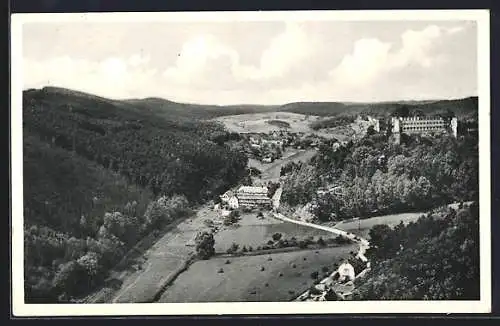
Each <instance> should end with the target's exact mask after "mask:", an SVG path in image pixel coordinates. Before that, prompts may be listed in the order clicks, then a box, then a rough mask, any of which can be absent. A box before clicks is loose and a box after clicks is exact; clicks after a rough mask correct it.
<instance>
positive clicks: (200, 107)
mask: <svg viewBox="0 0 500 326" xmlns="http://www.w3.org/2000/svg"><path fill="white" fill-rule="evenodd" d="M36 91H37V90H27V91H25V93H30V92H36ZM43 92H44V93H46V94H53V95H59V96H61V95H63V96H72V97H78V98H82V99H87V100H94V101H99V102H102V103H108V104H111V105H113V106H115V107H117V108H122V109H126V110H130V111H135V112H140V113H141V114H148V115H151V116H155V117H161V118H163V119H168V120H172V119H173V120H192V119H194V120H200V119H201V120H208V119H214V118H218V117H222V116H228V115H238V114H251V113H270V112H289V113H297V114H303V115H315V116H321V117H327V116H336V115H357V114H370V115H374V116H380V117H382V116H389V115H391V114H392V113H393V112H394V111H395V110H396V109H398V108H400V107H403V106H405V107H408V108H409V110H410V111H411V112H418V111H421V112H422V113H424V114H441V113H445V112H447V110H451V111H453V112H454V113H455V114H456V115H457V116H458V117H460V118H464V117H475V116H476V115H477V108H478V98H477V97H475V96H474V97H467V98H462V99H453V100H421V101H389V102H374V103H362V102H292V103H287V104H283V105H258V104H238V105H206V104H193V103H178V102H173V101H169V100H167V99H163V98H158V97H148V98H143V99H128V100H112V99H106V98H103V97H99V96H95V95H92V94H87V93H83V92H79V91H74V90H70V89H65V88H60V87H45V88H43Z"/></svg>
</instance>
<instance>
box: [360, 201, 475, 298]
mask: <svg viewBox="0 0 500 326" xmlns="http://www.w3.org/2000/svg"><path fill="white" fill-rule="evenodd" d="M370 241H371V244H372V246H373V249H369V250H368V252H367V256H369V259H370V260H371V261H372V265H373V266H374V267H373V269H372V271H371V272H370V273H369V276H368V277H367V279H361V280H359V282H358V283H359V284H358V287H357V289H356V290H355V293H354V299H355V300H479V294H480V293H479V292H480V291H479V290H480V286H479V285H480V282H479V280H480V276H479V208H478V205H477V203H476V204H473V205H472V206H470V207H465V208H459V209H458V210H457V211H455V210H453V209H441V210H438V211H436V212H434V213H431V214H428V215H427V216H424V217H421V218H420V219H419V220H418V221H416V222H411V223H409V224H408V225H406V226H404V225H403V224H400V225H398V226H396V227H395V228H394V229H390V228H389V227H387V226H386V225H377V226H375V227H373V228H372V229H371V230H370Z"/></svg>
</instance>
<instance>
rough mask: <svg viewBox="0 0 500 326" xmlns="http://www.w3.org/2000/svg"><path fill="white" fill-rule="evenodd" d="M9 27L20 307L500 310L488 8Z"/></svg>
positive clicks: (78, 311) (89, 20)
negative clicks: (495, 288)
mask: <svg viewBox="0 0 500 326" xmlns="http://www.w3.org/2000/svg"><path fill="white" fill-rule="evenodd" d="M11 33H12V34H11V35H12V36H11V39H12V59H11V60H12V69H11V72H12V75H11V80H12V90H11V96H12V107H11V136H12V138H11V146H12V193H13V195H12V200H13V205H12V215H11V225H12V227H11V231H12V232H11V233H12V239H11V240H12V277H13V279H12V287H13V299H12V300H13V312H14V315H19V316H52V315H54V316H60V315H87V314H93V315H95V314H103V315H131V314H132V315H141V314H148V315H179V314H254V315H255V314H286V313H323V314H324V313H327V314H328V313H332V314H335V313H398V312H402V313H412V312H417V313H487V312H490V309H491V262H490V259H491V255H490V249H491V241H490V239H491V234H490V215H491V213H490V129H489V128H490V127H489V124H490V120H489V119H490V117H489V114H490V108H489V103H490V93H489V92H490V90H489V62H490V61H489V60H490V58H489V13H488V11H485V10H447V11H444V10H434V11H418V10H413V11H391V10H385V11H288V12H284V11H281V12H176V13H174V12H170V13H166V12H165V13H79V14H76V13H73V14H63V13H61V14H14V15H13V16H12V28H11ZM123 304H126V305H123Z"/></svg>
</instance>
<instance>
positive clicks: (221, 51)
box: [163, 35, 239, 86]
mask: <svg viewBox="0 0 500 326" xmlns="http://www.w3.org/2000/svg"><path fill="white" fill-rule="evenodd" d="M238 62H239V56H238V53H237V52H236V51H235V50H234V49H232V48H230V47H229V46H226V45H224V44H223V43H221V42H219V41H218V40H217V39H216V38H215V37H214V36H212V35H198V36H196V37H194V38H192V39H190V40H188V41H187V42H186V43H184V45H183V46H182V49H181V50H180V52H179V53H178V55H177V60H176V62H175V65H173V66H170V67H168V68H167V69H165V71H164V72H163V76H164V77H166V78H167V79H168V80H169V81H170V82H174V83H177V84H181V85H191V86H197V85H204V86H207V84H209V83H210V82H217V78H221V75H224V74H223V73H224V70H223V69H220V70H218V69H215V68H216V67H218V66H220V65H221V64H222V65H223V66H226V69H225V70H226V71H225V72H226V74H225V75H226V76H222V77H227V74H228V73H229V74H232V70H233V69H234V67H236V66H237V65H238ZM227 69H229V71H227ZM214 72H216V73H217V74H216V75H215V76H214ZM219 81H220V80H219Z"/></svg>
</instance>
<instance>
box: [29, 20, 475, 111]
mask: <svg viewBox="0 0 500 326" xmlns="http://www.w3.org/2000/svg"><path fill="white" fill-rule="evenodd" d="M360 26H361V27H360ZM384 26H385V25H384ZM408 26H411V27H412V28H409V27H408ZM467 26H468V25H459V24H458V23H456V24H443V25H440V23H436V24H435V25H434V24H430V25H429V26H425V25H422V23H419V24H410V25H407V24H406V23H404V24H403V25H398V27H395V28H394V29H393V30H391V31H386V30H382V27H380V26H377V24H373V25H370V29H366V27H363V26H362V25H356V24H353V25H345V26H344V27H342V26H339V25H337V23H335V24H333V23H332V24H326V23H324V24H320V23H315V24H313V23H299V22H289V23H287V24H284V25H283V27H284V28H283V29H281V30H279V31H277V30H276V28H277V27H279V24H276V25H274V27H273V29H272V30H271V31H272V32H269V34H273V35H274V36H271V35H269V34H262V33H264V32H265V31H266V30H264V29H262V30H260V33H261V34H259V35H253V34H252V36H253V37H254V38H253V41H252V42H247V43H246V44H245V42H244V41H242V40H241V39H238V38H237V35H236V32H234V33H233V31H232V30H231V31H230V32H229V33H226V32H221V31H220V30H222V29H220V30H218V29H209V28H204V29H194V30H192V31H190V32H189V33H187V32H182V31H184V29H179V30H177V31H179V32H178V34H179V35H181V36H179V39H178V40H176V41H175V42H174V41H171V40H169V42H167V43H161V42H158V45H156V44H150V45H148V46H140V47H137V46H136V45H135V46H134V47H131V48H130V49H128V50H123V51H118V50H109V51H108V50H106V51H98V50H95V51H94V50H92V51H91V52H90V54H91V55H90V54H85V55H84V54H82V52H81V51H80V48H77V50H78V51H76V50H75V51H73V52H71V49H69V46H68V45H67V43H68V42H66V43H64V42H63V41H59V43H57V42H56V44H57V45H58V46H59V48H60V49H61V51H59V52H57V54H48V55H45V52H44V51H43V48H42V47H40V49H39V50H37V51H35V50H31V51H29V50H27V47H24V48H23V49H24V51H25V57H24V66H23V70H24V73H23V76H24V77H23V78H24V80H25V81H26V82H25V87H27V88H30V87H43V86H47V85H53V86H62V87H68V88H74V89H77V90H81V91H86V92H90V93H94V94H97V95H102V96H105V97H111V98H131V97H135V98H138V97H148V96H160V97H164V98H167V99H171V100H174V101H179V102H195V103H207V104H235V103H262V104H282V103H286V102H292V101H379V100H396V99H403V98H406V99H408V98H416V97H419V96H420V97H422V96H423V97H448V96H457V97H458V96H469V95H471V94H470V93H467V91H469V92H471V90H472V91H474V90H475V86H474V85H475V83H476V81H477V79H476V75H477V73H476V59H475V58H476V57H475V55H476V43H475V42H476V41H475V30H474V29H469V28H468V27H467ZM469 26H472V25H469ZM218 28H220V27H219V26H218ZM377 28H378V30H375V29H377ZM172 29H173V28H172V27H169V30H172ZM372 29H374V30H373V31H372ZM173 30H174V31H175V29H173ZM242 30H243V32H242V34H241V35H239V36H241V38H245V36H248V35H249V33H254V32H255V33H257V32H256V31H255V30H250V29H249V30H248V31H247V30H246V29H242ZM463 31H466V32H465V33H463V34H461V33H462V32H463ZM469 32H470V33H469ZM172 33H173V32H172ZM174 34H175V33H173V35H174ZM188 35H189V36H190V37H187V36H188ZM367 35H370V36H369V37H368V36H367ZM36 39H39V38H35V40H36ZM353 40H354V41H353ZM245 41H247V40H245ZM37 44H38V43H37ZM137 48H141V49H144V51H142V50H141V51H137V52H135V53H134V52H133V51H134V49H137ZM106 49H107V48H106ZM146 50H147V51H146ZM89 51H90V50H89ZM240 51H241V52H240ZM40 53H43V54H44V55H40ZM61 53H63V54H64V53H68V55H61ZM71 53H72V54H71ZM26 54H30V56H26ZM82 57H83V58H85V59H83V58H82ZM169 58H170V59H169ZM243 58H244V60H243ZM450 94H451V95H450Z"/></svg>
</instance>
